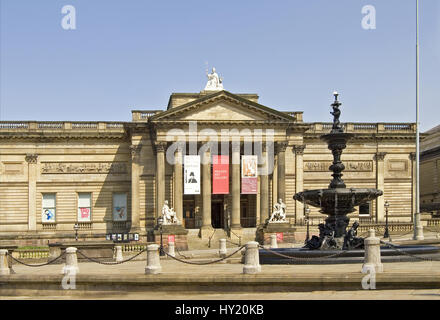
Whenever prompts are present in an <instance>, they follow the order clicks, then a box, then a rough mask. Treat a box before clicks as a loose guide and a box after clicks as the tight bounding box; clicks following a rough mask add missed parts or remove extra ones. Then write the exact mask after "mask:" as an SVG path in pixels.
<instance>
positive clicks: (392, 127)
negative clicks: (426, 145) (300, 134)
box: [307, 122, 416, 134]
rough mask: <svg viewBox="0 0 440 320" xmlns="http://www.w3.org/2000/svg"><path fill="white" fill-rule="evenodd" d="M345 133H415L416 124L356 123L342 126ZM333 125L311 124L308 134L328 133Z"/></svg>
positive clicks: (324, 123) (326, 123) (323, 123)
mask: <svg viewBox="0 0 440 320" xmlns="http://www.w3.org/2000/svg"><path fill="white" fill-rule="evenodd" d="M341 125H342V127H343V129H344V130H345V132H348V133H415V132H416V124H415V123H354V122H347V123H342V124H341ZM332 126H333V124H332V123H329V122H314V123H311V128H310V129H309V130H308V131H307V133H312V134H313V133H317V134H318V133H319V134H323V133H328V132H329V131H330V130H331V129H332Z"/></svg>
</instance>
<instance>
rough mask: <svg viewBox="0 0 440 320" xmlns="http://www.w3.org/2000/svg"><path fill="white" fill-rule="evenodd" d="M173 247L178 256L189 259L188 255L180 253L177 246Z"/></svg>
mask: <svg viewBox="0 0 440 320" xmlns="http://www.w3.org/2000/svg"><path fill="white" fill-rule="evenodd" d="M175 249H176V251H177V253H178V254H179V255H180V256H182V257H183V258H184V259H189V257H187V256H185V255H183V254H182V253H180V251H179V249H177V246H175Z"/></svg>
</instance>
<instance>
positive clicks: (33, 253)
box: [13, 248, 49, 259]
mask: <svg viewBox="0 0 440 320" xmlns="http://www.w3.org/2000/svg"><path fill="white" fill-rule="evenodd" d="M13 255H14V256H15V258H17V259H47V258H49V248H47V249H18V250H15V251H14V253H13Z"/></svg>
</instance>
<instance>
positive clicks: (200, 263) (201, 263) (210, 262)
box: [162, 245, 246, 266]
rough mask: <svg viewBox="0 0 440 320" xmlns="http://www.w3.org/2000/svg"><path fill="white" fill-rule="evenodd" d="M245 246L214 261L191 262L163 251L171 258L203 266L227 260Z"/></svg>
mask: <svg viewBox="0 0 440 320" xmlns="http://www.w3.org/2000/svg"><path fill="white" fill-rule="evenodd" d="M245 246H246V245H243V246H241V247H240V248H239V249H238V250H236V251H235V252H233V253H231V254H230V255H227V256H226V257H223V258H221V259H218V260H214V261H209V262H190V261H184V260H182V259H179V258H176V257H173V256H172V255H169V254H168V253H167V252H165V251H164V250H162V252H163V253H165V254H166V255H167V256H168V257H170V258H172V259H174V260H177V261H179V262H183V263H186V264H194V265H199V266H202V265H207V264H214V263H218V262H220V261H223V260H226V259H228V258H230V257H232V256H233V255H234V254H236V253H237V252H239V251H241V250H242V249H243V248H244V247H245Z"/></svg>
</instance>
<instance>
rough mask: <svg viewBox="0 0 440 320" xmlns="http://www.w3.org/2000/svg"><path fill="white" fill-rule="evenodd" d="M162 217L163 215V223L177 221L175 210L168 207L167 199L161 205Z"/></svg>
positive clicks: (176, 222) (174, 222)
mask: <svg viewBox="0 0 440 320" xmlns="http://www.w3.org/2000/svg"><path fill="white" fill-rule="evenodd" d="M162 217H163V224H178V223H179V220H178V219H177V215H176V212H175V211H174V210H173V208H171V209H170V207H169V206H168V200H165V203H164V205H163V207H162Z"/></svg>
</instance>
